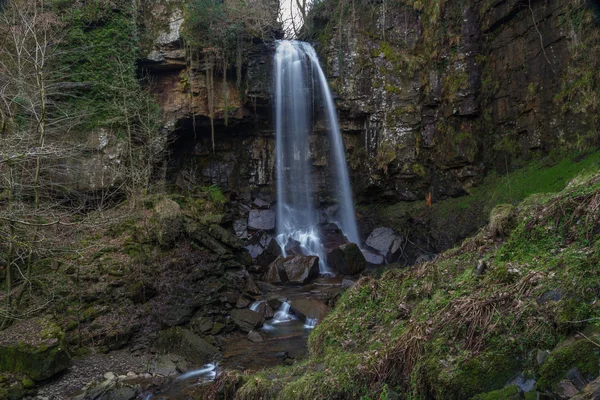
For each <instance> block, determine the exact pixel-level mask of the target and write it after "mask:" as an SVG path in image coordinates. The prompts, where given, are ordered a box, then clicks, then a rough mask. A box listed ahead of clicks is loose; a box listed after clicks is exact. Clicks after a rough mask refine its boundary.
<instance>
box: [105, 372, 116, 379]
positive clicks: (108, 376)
mask: <svg viewBox="0 0 600 400" xmlns="http://www.w3.org/2000/svg"><path fill="white" fill-rule="evenodd" d="M104 379H106V380H107V381H114V380H115V374H114V373H112V372H107V373H105V374H104Z"/></svg>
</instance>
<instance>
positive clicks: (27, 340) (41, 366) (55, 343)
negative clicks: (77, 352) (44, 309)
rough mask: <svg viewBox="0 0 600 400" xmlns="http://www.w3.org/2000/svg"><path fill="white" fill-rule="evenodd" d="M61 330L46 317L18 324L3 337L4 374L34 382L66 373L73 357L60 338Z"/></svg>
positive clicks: (0, 347)
mask: <svg viewBox="0 0 600 400" xmlns="http://www.w3.org/2000/svg"><path fill="white" fill-rule="evenodd" d="M60 336H61V331H60V328H59V327H58V326H56V325H53V324H51V323H50V322H49V321H47V320H45V319H43V318H34V319H31V320H27V321H24V322H22V323H19V324H17V325H14V326H12V327H10V328H8V329H7V330H5V331H3V332H2V336H0V372H12V373H21V374H25V375H27V376H28V377H29V378H31V379H33V380H34V381H41V380H44V379H48V378H50V377H52V376H54V375H56V374H57V373H59V372H61V371H63V370H65V369H66V368H67V367H68V366H69V364H70V361H71V359H70V357H69V355H68V354H67V352H66V350H65V349H64V348H63V346H62V344H61V343H60V341H59V339H57V337H60Z"/></svg>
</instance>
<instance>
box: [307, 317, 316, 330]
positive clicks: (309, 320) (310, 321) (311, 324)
mask: <svg viewBox="0 0 600 400" xmlns="http://www.w3.org/2000/svg"><path fill="white" fill-rule="evenodd" d="M315 326H317V319H316V318H306V321H304V328H306V329H313V328H314V327H315Z"/></svg>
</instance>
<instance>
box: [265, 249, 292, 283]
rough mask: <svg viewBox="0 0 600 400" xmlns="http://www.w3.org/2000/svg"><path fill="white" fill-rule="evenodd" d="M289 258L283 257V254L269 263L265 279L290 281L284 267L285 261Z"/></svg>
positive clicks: (276, 281) (278, 281)
mask: <svg viewBox="0 0 600 400" xmlns="http://www.w3.org/2000/svg"><path fill="white" fill-rule="evenodd" d="M285 260H287V258H283V256H279V257H277V258H276V259H275V261H273V262H272V263H271V264H270V265H269V269H268V270H267V273H266V274H265V275H264V277H263V279H264V280H265V281H266V282H268V283H285V282H287V281H288V278H287V274H286V273H285V270H284V269H283V262H284V261H285Z"/></svg>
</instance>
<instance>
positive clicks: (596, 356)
mask: <svg viewBox="0 0 600 400" xmlns="http://www.w3.org/2000/svg"><path fill="white" fill-rule="evenodd" d="M599 341H600V328H599V327H589V328H588V329H585V330H584V331H583V332H581V333H579V332H578V333H577V334H575V335H573V336H571V337H569V338H568V339H567V340H565V341H563V342H561V343H560V344H559V345H558V346H556V348H555V349H554V350H552V352H551V353H550V354H549V355H548V357H547V358H546V360H545V362H544V364H543V365H542V366H541V368H540V379H539V380H538V383H537V386H536V388H537V389H538V390H539V391H548V390H550V391H555V390H556V389H557V385H558V384H559V383H560V381H561V380H563V379H564V378H565V377H566V375H567V372H569V370H571V369H572V368H575V367H576V368H577V369H578V370H579V371H580V372H581V374H582V375H583V377H585V378H586V379H588V380H593V379H595V378H597V377H598V375H600V347H598V345H597V344H596V343H598V342H599Z"/></svg>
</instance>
